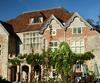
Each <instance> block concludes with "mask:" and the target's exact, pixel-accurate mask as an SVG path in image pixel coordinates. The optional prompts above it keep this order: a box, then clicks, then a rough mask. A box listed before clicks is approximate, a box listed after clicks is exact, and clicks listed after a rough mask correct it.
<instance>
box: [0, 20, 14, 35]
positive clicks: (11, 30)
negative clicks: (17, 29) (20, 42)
mask: <svg viewBox="0 0 100 83" xmlns="http://www.w3.org/2000/svg"><path fill="white" fill-rule="evenodd" d="M0 23H1V24H2V26H3V27H4V28H5V29H6V31H7V32H8V33H9V34H11V35H12V34H15V33H14V30H13V27H12V25H10V24H8V23H6V22H3V21H0Z"/></svg>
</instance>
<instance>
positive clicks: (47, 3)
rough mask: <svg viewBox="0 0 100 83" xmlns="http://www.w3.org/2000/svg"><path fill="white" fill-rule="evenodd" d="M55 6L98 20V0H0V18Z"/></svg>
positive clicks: (99, 1)
mask: <svg viewBox="0 0 100 83" xmlns="http://www.w3.org/2000/svg"><path fill="white" fill-rule="evenodd" d="M57 7H63V8H65V9H66V10H68V11H70V12H78V13H79V14H80V15H81V16H82V17H83V18H85V19H93V20H94V21H95V22H97V21H98V20H99V19H98V16H99V15H100V0H0V20H1V21H6V20H9V19H12V18H15V17H16V16H18V15H20V14H21V13H23V12H27V11H34V10H41V9H48V8H57Z"/></svg>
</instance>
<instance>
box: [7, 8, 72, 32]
mask: <svg viewBox="0 0 100 83" xmlns="http://www.w3.org/2000/svg"><path fill="white" fill-rule="evenodd" d="M52 14H53V15H54V16H55V17H56V18H57V19H58V20H59V21H60V22H65V21H67V20H68V19H69V18H70V17H71V16H72V14H73V13H69V12H68V11H66V10H65V9H64V8H54V9H47V10H39V11H31V12H26V13H23V14H21V15H19V16H17V17H16V18H15V19H11V20H8V21H7V23H9V24H11V25H12V26H13V27H14V31H15V32H25V31H32V30H40V29H41V25H42V24H44V22H45V21H46V20H47V19H48V18H49V17H50V16H51V15H52ZM39 16H42V17H43V20H44V22H43V23H41V24H34V25H30V24H29V20H30V18H34V17H39Z"/></svg>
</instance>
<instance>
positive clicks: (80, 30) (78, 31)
mask: <svg viewBox="0 0 100 83" xmlns="http://www.w3.org/2000/svg"><path fill="white" fill-rule="evenodd" d="M72 31H73V34H78V33H82V28H81V27H78V28H73V30H72Z"/></svg>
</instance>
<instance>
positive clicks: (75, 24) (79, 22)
mask: <svg viewBox="0 0 100 83" xmlns="http://www.w3.org/2000/svg"><path fill="white" fill-rule="evenodd" d="M86 26H87V25H86V24H85V23H84V22H83V21H82V20H81V19H80V18H79V17H76V18H74V20H73V22H72V23H71V24H70V26H69V27H71V28H73V27H86Z"/></svg>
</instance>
